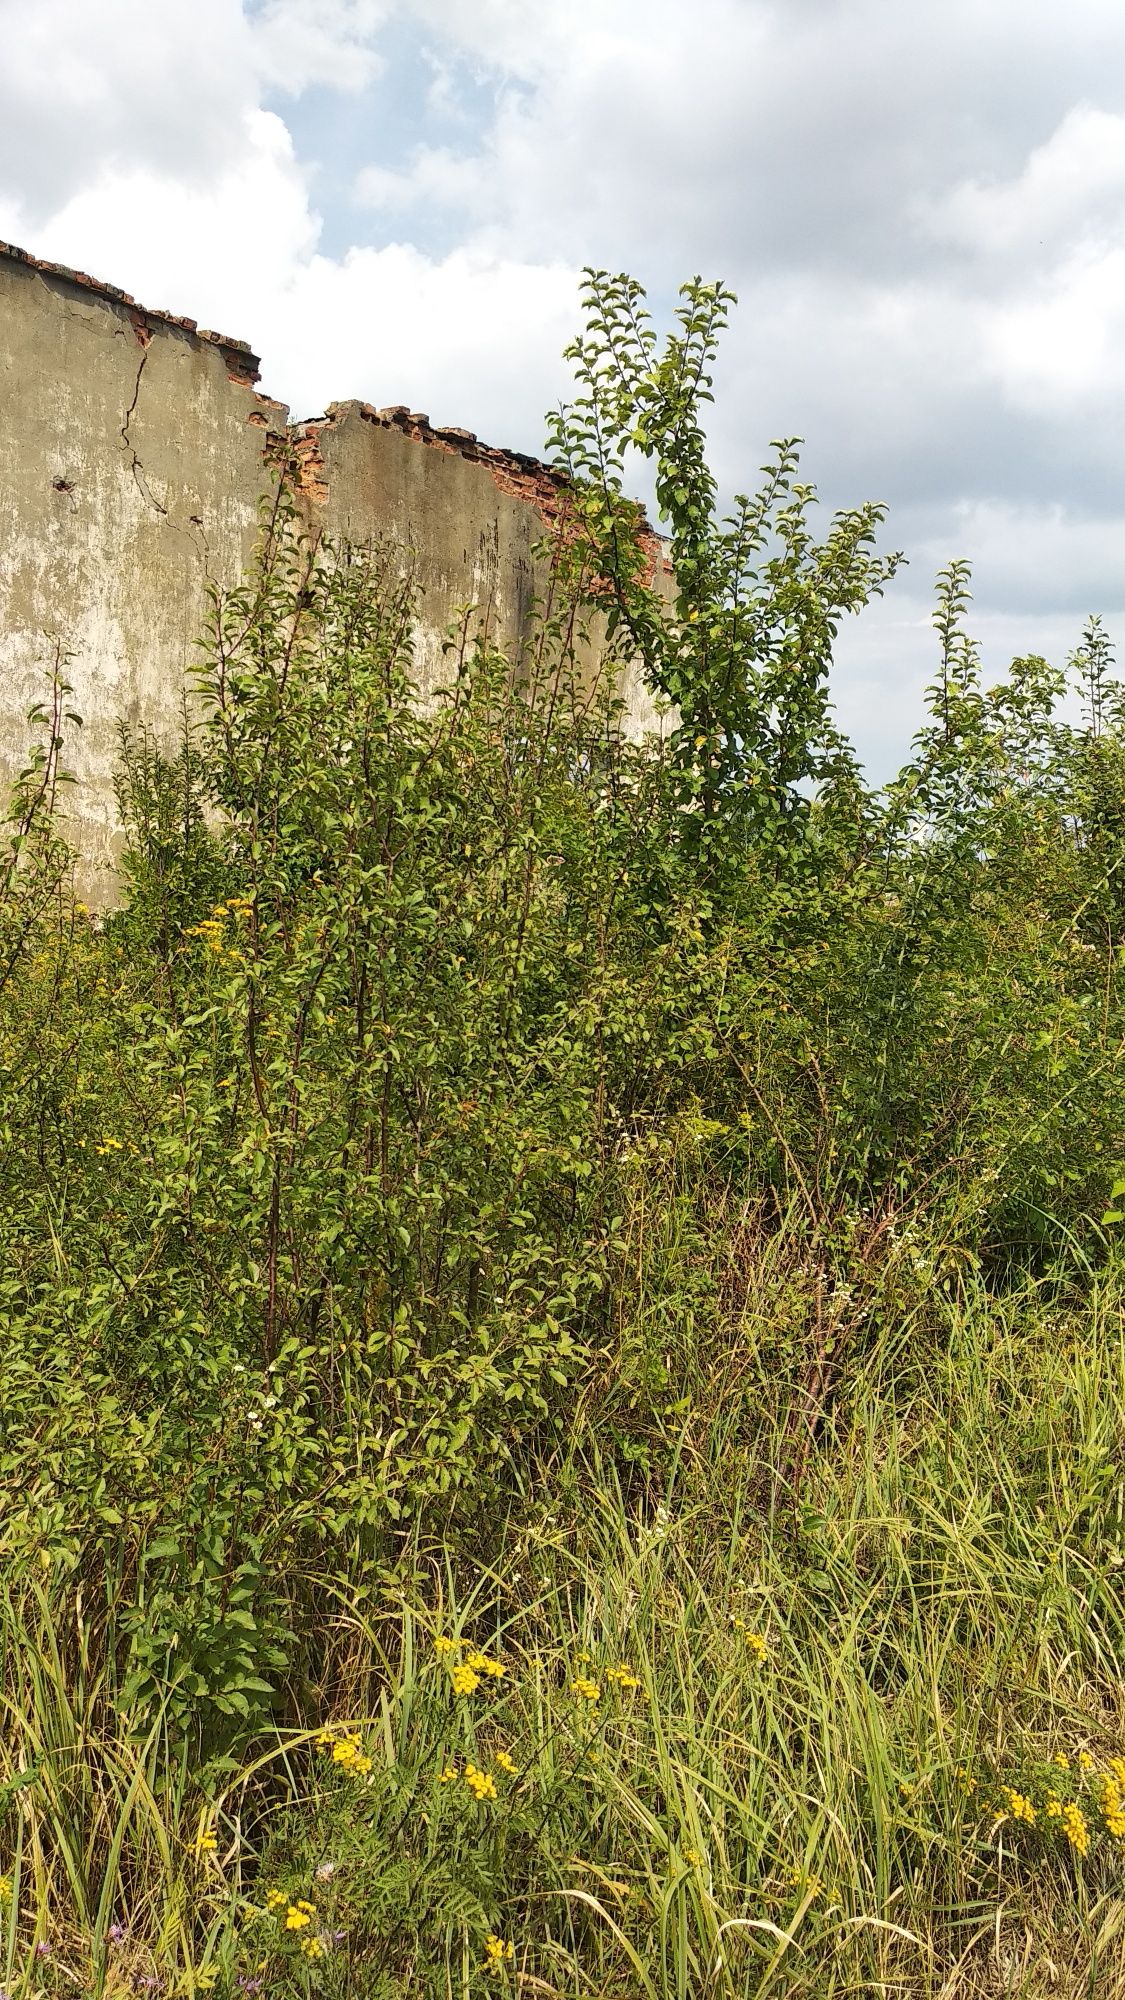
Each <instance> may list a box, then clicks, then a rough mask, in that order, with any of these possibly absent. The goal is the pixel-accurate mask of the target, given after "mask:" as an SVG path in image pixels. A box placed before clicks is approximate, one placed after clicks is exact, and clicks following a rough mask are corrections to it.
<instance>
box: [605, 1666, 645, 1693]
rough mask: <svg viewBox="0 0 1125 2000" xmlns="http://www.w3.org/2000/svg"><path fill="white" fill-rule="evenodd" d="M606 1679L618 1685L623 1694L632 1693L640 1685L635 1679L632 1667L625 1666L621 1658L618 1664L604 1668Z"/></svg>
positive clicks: (615, 1685)
mask: <svg viewBox="0 0 1125 2000" xmlns="http://www.w3.org/2000/svg"><path fill="white" fill-rule="evenodd" d="M606 1680H607V1681H610V1682H611V1683H612V1684H613V1686H614V1687H619V1688H620V1689H621V1690H622V1692H623V1693H625V1694H632V1693H634V1692H635V1690H636V1689H637V1688H639V1687H640V1681H639V1680H638V1679H637V1676H636V1674H635V1673H634V1672H633V1669H632V1667H628V1666H626V1664H625V1662H624V1660H622V1662H621V1664H620V1666H617V1667H608V1668H607V1669H606Z"/></svg>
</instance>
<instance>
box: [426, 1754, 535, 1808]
mask: <svg viewBox="0 0 1125 2000" xmlns="http://www.w3.org/2000/svg"><path fill="white" fill-rule="evenodd" d="M492 1762H493V1765H494V1766H495V1768H496V1770H498V1771H503V1772H504V1773H505V1775H506V1776H507V1777H513V1776H514V1775H515V1770H516V1763H515V1759H514V1758H513V1757H510V1756H509V1755H508V1752H507V1751H506V1750H498V1751H497V1752H496V1755H495V1757H494V1758H493V1760H492ZM458 1778H463V1779H464V1780H465V1783H466V1784H467V1786H468V1787H469V1790H470V1791H471V1793H472V1795H473V1797H474V1798H475V1799H495V1798H498V1797H499V1793H498V1792H497V1789H496V1780H495V1778H494V1777H493V1775H492V1772H491V1771H482V1770H481V1768H480V1766H479V1765H478V1764H471V1763H466V1764H465V1766H464V1769H463V1770H461V1769H459V1768H458V1766H457V1765H456V1764H447V1765H446V1766H445V1769H444V1770H443V1771H439V1772H438V1784H439V1785H455V1784H456V1783H457V1780H458Z"/></svg>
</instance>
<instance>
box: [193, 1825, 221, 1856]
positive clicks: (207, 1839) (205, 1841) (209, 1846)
mask: <svg viewBox="0 0 1125 2000" xmlns="http://www.w3.org/2000/svg"><path fill="white" fill-rule="evenodd" d="M218 1845H219V1843H218V1841H217V1839H216V1838H215V1830H214V1828H213V1827H210V1826H205V1827H204V1828H203V1829H202V1830H201V1832H200V1833H199V1835H198V1837H197V1839H196V1843H195V1851H196V1853H197V1854H214V1853H215V1851H216V1849H217V1847H218Z"/></svg>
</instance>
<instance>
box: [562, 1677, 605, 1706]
mask: <svg viewBox="0 0 1125 2000" xmlns="http://www.w3.org/2000/svg"><path fill="white" fill-rule="evenodd" d="M570 1688H571V1693H572V1694H576V1695H577V1696H578V1699H579V1701H589V1702H595V1701H599V1700H600V1699H601V1692H602V1691H601V1689H600V1687H599V1686H598V1684H597V1681H590V1680H587V1679H586V1677H585V1675H584V1674H579V1676H578V1678H577V1680H573V1681H571V1683H570Z"/></svg>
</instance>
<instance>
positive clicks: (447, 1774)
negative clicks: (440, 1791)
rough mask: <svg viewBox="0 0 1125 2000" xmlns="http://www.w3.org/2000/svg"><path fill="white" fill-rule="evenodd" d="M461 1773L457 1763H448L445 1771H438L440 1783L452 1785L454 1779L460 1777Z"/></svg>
mask: <svg viewBox="0 0 1125 2000" xmlns="http://www.w3.org/2000/svg"><path fill="white" fill-rule="evenodd" d="M460 1775H461V1773H460V1771H459V1770H458V1769H457V1766H456V1764H447V1765H446V1767H445V1769H444V1771H439V1772H438V1784H439V1785H451V1784H452V1783H453V1781H454V1779H455V1778H459V1777H460Z"/></svg>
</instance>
